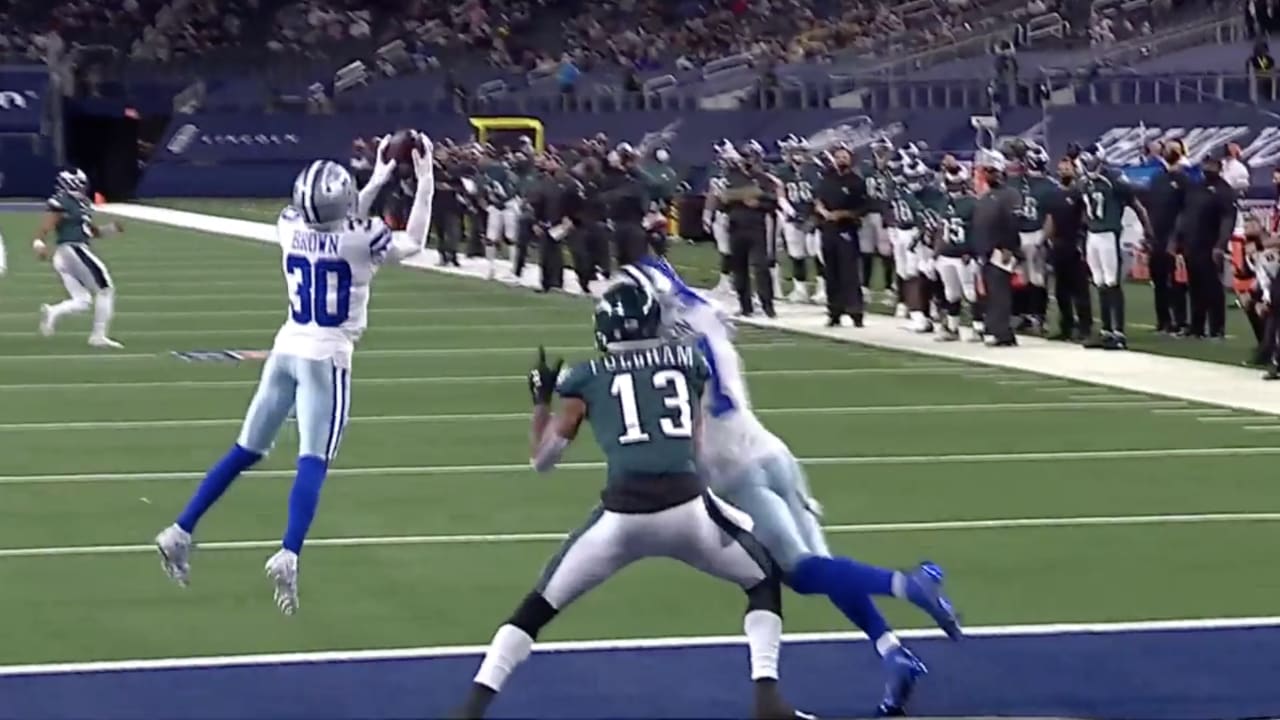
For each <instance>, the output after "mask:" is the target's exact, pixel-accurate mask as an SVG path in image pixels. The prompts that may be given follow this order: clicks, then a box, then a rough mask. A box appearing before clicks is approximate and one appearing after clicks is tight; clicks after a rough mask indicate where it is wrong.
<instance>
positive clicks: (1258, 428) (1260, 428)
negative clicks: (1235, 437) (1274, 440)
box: [1244, 423, 1280, 432]
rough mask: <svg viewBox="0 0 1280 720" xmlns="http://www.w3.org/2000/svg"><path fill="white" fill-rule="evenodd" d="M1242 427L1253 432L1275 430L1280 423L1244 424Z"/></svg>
mask: <svg viewBox="0 0 1280 720" xmlns="http://www.w3.org/2000/svg"><path fill="white" fill-rule="evenodd" d="M1244 429H1245V430H1252V431H1253V432H1275V431H1277V430H1280V423H1277V424H1275V425H1245V426H1244Z"/></svg>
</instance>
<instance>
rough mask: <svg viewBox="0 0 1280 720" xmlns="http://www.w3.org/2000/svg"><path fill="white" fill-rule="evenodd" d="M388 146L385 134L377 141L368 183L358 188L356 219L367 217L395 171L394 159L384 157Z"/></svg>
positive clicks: (388, 137)
mask: <svg viewBox="0 0 1280 720" xmlns="http://www.w3.org/2000/svg"><path fill="white" fill-rule="evenodd" d="M389 144H391V133H387V134H386V135H384V136H383V137H382V139H381V140H379V141H378V149H377V151H376V152H374V153H373V174H372V175H370V176H369V182H367V183H365V185H364V187H362V188H360V194H359V195H358V196H357V198H356V216H357V217H362V218H363V217H369V211H370V210H371V209H372V208H373V201H374V200H376V199H377V198H378V193H379V192H380V191H381V190H382V187H383V186H384V185H386V184H387V181H388V180H390V179H391V174H392V173H393V172H394V171H395V169H396V160H395V158H393V157H386V156H387V155H389V153H386V152H384V151H385V150H386V148H387V145H389Z"/></svg>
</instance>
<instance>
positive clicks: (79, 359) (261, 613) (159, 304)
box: [0, 214, 1280, 663]
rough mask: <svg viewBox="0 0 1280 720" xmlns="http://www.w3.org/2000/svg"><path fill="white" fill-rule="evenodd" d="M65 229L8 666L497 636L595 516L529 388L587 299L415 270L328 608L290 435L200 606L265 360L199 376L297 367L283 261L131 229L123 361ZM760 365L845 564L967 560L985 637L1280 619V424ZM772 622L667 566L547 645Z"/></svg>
mask: <svg viewBox="0 0 1280 720" xmlns="http://www.w3.org/2000/svg"><path fill="white" fill-rule="evenodd" d="M35 221H36V216H35V215H32V214H7V215H4V216H2V217H0V223H3V230H4V234H5V235H6V236H7V237H8V238H11V240H10V274H9V276H8V277H6V278H4V279H3V280H0V339H2V340H0V429H2V430H3V432H2V433H0V588H3V592H0V613H3V616H4V617H7V618H10V619H11V620H15V621H17V620H20V622H10V623H8V624H7V627H6V631H5V633H4V639H5V641H4V642H3V643H0V663H20V662H43V661H71V660H90V659H105V658H137V657H154V656H173V655H193V654H224V653H244V652H265V651H286V650H303V649H307V650H310V649H329V648H333V649H347V648H377V647H388V646H418V645H436V644H451V643H479V642H484V641H486V640H487V639H488V637H489V635H490V634H491V632H492V630H493V628H494V627H495V626H496V624H497V623H498V622H500V621H501V620H502V619H503V618H504V617H505V616H506V614H507V613H508V612H509V611H510V610H511V608H513V607H514V605H515V603H516V602H517V601H518V600H519V599H520V598H521V597H522V595H523V594H524V593H525V592H526V591H527V589H528V587H529V585H530V583H532V582H533V580H534V579H535V578H536V576H537V574H538V571H539V570H540V568H541V565H542V563H543V561H544V560H545V559H546V558H547V557H548V556H549V555H550V554H551V553H552V552H553V551H554V550H555V547H556V542H557V538H558V537H559V536H560V534H562V533H564V532H566V531H568V530H570V529H572V528H573V527H574V526H575V525H576V524H577V523H578V522H579V521H580V520H581V519H582V518H583V517H584V516H585V514H586V513H587V511H588V510H589V509H590V507H591V506H592V504H593V502H594V498H595V496H596V493H597V491H598V489H599V486H600V483H601V470H600V468H599V466H598V461H599V460H600V457H599V454H598V453H597V452H596V451H595V448H594V445H593V444H592V443H591V441H590V437H589V435H587V436H584V437H583V438H581V439H580V441H579V443H578V444H577V446H576V447H575V448H574V449H573V451H572V452H571V453H570V456H569V457H568V458H567V462H569V463H570V465H569V466H567V467H565V468H563V469H561V470H560V471H557V472H556V473H554V474H551V475H547V476H536V475H535V474H534V473H532V472H531V471H530V470H528V469H527V465H526V462H527V459H526V455H527V454H526V448H525V438H526V420H525V415H526V412H527V409H528V408H527V406H528V398H527V393H526V391H525V387H524V380H523V377H522V373H523V372H524V371H525V370H526V369H527V367H528V364H529V362H530V361H531V360H532V359H533V349H534V348H535V347H536V346H537V345H538V344H546V345H550V346H555V347H556V348H557V351H558V352H561V353H563V354H564V355H566V356H567V357H569V358H570V359H575V358H582V357H585V356H587V355H588V354H589V352H590V345H591V342H592V339H591V331H590V320H589V315H588V311H587V306H586V305H584V304H583V303H582V301H580V300H576V299H572V298H567V297H561V296H549V297H548V296H539V295H534V294H531V293H527V292H524V291H519V290H513V289H508V288H505V287H500V286H497V285H494V284H485V283H482V282H478V281H471V280H464V279H458V278H450V277H443V276H436V275H431V274H428V273H423V272H418V271H410V270H398V269H392V270H388V271H387V272H385V274H384V275H382V276H381V277H380V278H379V281H378V283H377V287H376V289H375V291H374V293H373V302H372V308H373V310H372V313H371V327H370V330H369V332H368V334H367V335H366V338H365V340H364V342H363V343H362V345H361V349H360V351H358V352H357V359H356V362H355V367H354V373H355V377H356V380H355V382H354V385H355V390H354V392H353V407H352V423H351V426H350V428H349V430H348V432H347V434H346V435H345V439H344V443H343V451H342V453H341V455H340V456H339V458H338V459H337V461H336V462H335V464H334V468H335V470H334V474H333V476H332V477H331V478H330V480H329V483H328V487H327V488H326V490H325V495H324V498H323V503H322V506H321V509H320V513H319V515H318V518H317V522H316V524H315V526H314V528H313V533H312V538H313V539H316V540H317V541H322V540H328V541H332V542H328V543H324V542H315V543H313V544H312V545H311V546H310V548H309V550H308V552H307V553H306V554H305V558H304V563H303V565H302V584H301V591H302V606H301V610H300V612H299V614H298V615H297V616H296V617H293V618H285V617H283V616H281V615H280V614H279V613H278V612H277V611H276V609H275V607H274V605H273V603H272V602H271V590H270V587H269V585H268V583H267V581H266V580H265V578H264V577H263V576H262V564H263V562H264V561H265V560H266V558H267V557H268V556H269V555H270V554H271V552H272V545H273V543H274V542H275V540H276V539H277V538H278V537H279V534H280V533H281V532H282V530H283V523H284V519H285V507H286V498H287V494H288V488H289V472H288V470H289V468H290V467H291V465H292V455H293V451H294V447H295V446H294V440H293V438H292V437H291V436H290V434H289V433H288V432H286V433H285V436H284V437H282V438H281V440H280V443H279V446H278V450H277V452H276V453H275V454H273V455H272V456H271V457H270V458H269V459H268V460H267V461H266V462H265V463H264V464H263V467H264V468H265V469H266V470H267V472H264V473H259V474H257V475H256V476H254V475H250V476H246V477H245V478H243V479H242V480H241V481H240V482H239V484H238V485H236V486H233V488H232V489H231V491H230V492H229V494H228V496H227V499H226V500H225V502H224V503H223V504H222V505H221V506H219V507H218V508H217V509H216V510H215V511H214V512H213V513H212V514H211V515H210V516H209V517H208V518H207V519H206V521H205V523H204V524H203V525H202V526H201V528H200V533H199V535H198V540H199V541H201V542H203V543H205V547H204V549H203V550H200V551H197V553H196V555H195V558H194V563H193V579H192V586H191V587H190V588H189V589H187V590H180V589H178V588H176V587H173V586H171V585H170V584H169V583H168V581H167V580H166V579H165V577H164V576H163V574H162V572H161V570H160V568H159V563H158V562H157V560H156V559H155V558H154V557H153V554H152V552H151V551H150V546H149V544H150V541H151V538H152V536H153V535H154V534H155V532H156V531H158V530H159V529H160V528H162V527H163V526H164V525H166V524H168V523H169V522H171V521H172V519H173V517H174V515H175V514H176V513H177V512H178V510H179V509H180V508H181V506H182V504H183V503H184V502H185V500H186V497H187V495H188V493H190V491H191V490H192V489H193V488H194V487H195V484H196V482H197V479H198V478H199V476H200V475H201V473H202V471H203V470H204V469H205V467H206V466H207V465H208V464H209V463H210V462H212V461H213V460H215V459H216V458H217V457H218V456H219V455H220V454H221V453H222V452H223V451H224V450H225V449H226V447H227V446H228V444H229V443H231V442H232V441H233V440H234V439H235V435H236V432H237V429H238V425H239V418H240V416H241V414H242V413H243V411H244V408H245V406H246V405H247V403H248V400H249V398H250V396H251V394H252V393H253V388H254V385H255V381H256V377H257V373H258V370H259V367H258V363H255V362H245V363H243V364H240V365H235V364H220V363H188V362H184V361H182V360H179V359H177V358H174V357H172V356H171V355H170V352H171V351H190V350H219V349H266V348H268V347H269V345H270V342H271V337H272V334H273V333H274V331H275V329H276V328H277V327H278V324H279V322H280V321H281V319H282V318H283V316H284V312H285V302H286V300H285V296H284V290H283V287H282V281H281V278H280V277H279V269H278V266H279V261H278V255H277V251H275V250H274V249H272V248H269V247H266V246H260V245H256V244H253V243H250V242H247V241H239V240H232V239H227V238H219V237H215V236H210V235H205V234H200V233H195V232H188V231H182V230H176V229H171V228H162V227H156V226H147V225H145V224H143V223H137V222H135V223H130V224H129V226H128V232H127V233H126V235H125V236H123V237H118V238H112V239H110V240H106V241H103V242H102V243H100V244H99V251H100V254H101V255H102V257H103V258H104V259H105V261H106V262H107V263H108V265H109V267H110V269H111V272H112V274H113V276H114V279H115V282H116V285H117V287H118V294H119V299H118V309H119V314H118V317H117V321H116V325H115V328H114V329H113V333H112V334H113V336H114V337H115V338H116V339H118V340H120V341H121V342H123V343H125V345H126V348H125V349H124V350H123V351H105V352H104V351H95V350H92V349H91V348H89V347H87V346H86V344H85V337H86V335H87V332H88V325H89V319H88V318H87V317H80V318H75V319H73V320H70V321H67V322H66V323H64V325H63V326H61V327H60V328H59V333H58V336H57V337H54V338H52V339H46V338H42V337H39V336H38V335H37V334H36V332H35V326H36V322H37V315H36V308H37V306H38V305H39V304H40V303H41V302H51V301H56V300H58V299H60V298H61V296H62V293H63V291H62V288H61V286H60V285H59V283H58V282H57V280H56V278H55V277H54V276H53V274H52V273H51V271H50V270H49V267H48V266H47V265H45V264H41V263H38V262H36V261H35V260H33V259H31V258H30V257H29V253H27V252H26V251H25V248H24V247H21V245H22V244H23V243H20V242H19V241H17V240H16V239H17V238H24V237H30V234H31V231H32V229H33V226H34V224H35ZM742 342H743V343H744V349H743V355H744V357H745V360H746V364H747V366H748V368H749V370H750V371H751V373H752V374H751V375H750V376H749V380H750V382H751V383H752V391H753V396H754V399H755V402H756V403H757V405H758V406H759V407H760V408H761V409H762V416H763V418H764V420H765V422H766V423H767V424H769V425H770V426H771V427H772V428H773V429H774V430H775V431H776V432H778V434H780V435H781V436H782V437H784V438H785V439H786V440H787V441H788V442H789V443H790V444H791V445H792V447H793V448H794V450H795V451H796V453H797V454H798V455H799V456H800V457H801V458H803V459H805V460H806V464H807V465H808V470H809V472H810V474H811V477H812V482H813V485H814V489H815V491H816V493H817V494H818V496H819V497H820V498H821V499H822V501H823V502H824V504H825V506H826V523H827V524H828V525H830V526H832V528H833V532H832V544H833V546H834V548H835V549H836V550H838V551H841V552H844V553H849V554H853V555H855V556H857V557H860V558H862V559H865V560H868V561H873V562H877V563H882V564H903V565H905V564H908V563H913V562H915V561H917V560H919V559H922V558H929V559H933V560H935V561H937V562H939V563H941V564H942V565H943V566H944V567H945V568H946V569H947V570H948V572H949V573H950V579H951V582H952V588H953V596H954V599H955V600H956V602H957V603H958V604H959V606H960V607H961V609H962V610H963V611H964V613H965V617H966V620H967V621H968V622H970V623H972V624H1008V623H1034V622H1050V621H1093V620H1098V621H1102V620H1140V619H1156V618H1183V617H1217V616H1231V615H1262V614H1267V613H1270V612H1271V611H1272V610H1273V609H1274V597H1275V595H1276V593H1277V592H1278V591H1280V580H1277V579H1275V578H1274V577H1272V576H1271V575H1268V574H1266V573H1261V572H1258V568H1260V567H1266V566H1267V565H1268V564H1269V563H1270V561H1271V559H1272V558H1271V555H1272V553H1271V548H1272V547H1273V545H1274V538H1275V532H1276V520H1277V519H1278V518H1280V493H1277V492H1276V491H1275V486H1274V481H1273V478H1272V475H1271V468H1272V467H1273V465H1274V460H1273V458H1272V457H1271V453H1270V452H1260V451H1256V450H1250V449H1249V448H1251V447H1258V448H1268V447H1270V446H1273V445H1274V440H1275V434H1274V433H1275V432H1276V431H1277V430H1280V427H1277V428H1276V430H1271V431H1268V430H1266V429H1253V430H1249V429H1245V428H1246V427H1251V426H1257V425H1269V424H1271V423H1272V422H1273V421H1271V420H1269V419H1266V418H1261V419H1254V420H1250V419H1249V416H1247V415H1245V414H1242V413H1223V412H1219V413H1217V414H1213V415H1212V416H1210V415H1209V414H1208V413H1206V414H1205V415H1200V414H1198V413H1197V409H1196V408H1195V407H1194V406H1190V405H1186V404H1179V403H1177V402H1170V401H1168V400H1167V399H1162V398H1151V397H1145V396H1140V395H1135V394H1131V393H1124V392H1120V391H1102V390H1100V389H1098V388H1094V387H1090V386H1084V385H1073V384H1069V383H1066V382H1062V381H1054V380H1047V379H1040V378H1037V377H1036V376H1031V375H1026V374H1018V373H1013V372H1008V371H994V370H990V369H983V368H977V367H974V366H970V365H965V364H962V363H953V362H946V361H940V360H937V359H931V358H922V357H917V356H912V355H906V354H896V353H892V352H886V351H879V350H871V349H867V348H863V347H857V346H852V345H843V344H838V343H833V342H826V341H819V340H815V339H808V338H804V337H801V336H796V335H781V334H773V333H766V332H760V331H745V332H744V333H743V337H742ZM814 371H820V372H814ZM1209 419H1212V420H1214V421H1213V422H1206V421H1205V420H1209ZM1224 449H1225V450H1224ZM1144 450H1146V451H1155V452H1146V453H1143V452H1137V451H1144ZM1242 513H1247V514H1248V515H1240V514H1242ZM1211 514H1227V515H1211ZM1130 516H1145V519H1134V518H1132V517H1130ZM1175 516H1176V517H1175ZM984 521H991V522H984ZM940 523H941V524H940ZM220 543H230V544H229V545H228V544H221V545H220ZM1245 578H1247V581H1244V580H1243V579H1245ZM788 605H789V609H788V612H787V628H788V630H794V631H802V630H830V629H845V625H844V623H843V621H842V620H841V619H840V618H838V617H837V616H836V615H835V613H834V612H832V611H831V610H829V609H828V608H827V607H826V606H825V605H824V604H823V603H821V602H818V601H810V600H804V599H799V598H790V599H789V600H788ZM887 606H888V608H889V610H890V613H889V614H890V617H891V619H892V620H894V621H895V622H898V623H900V624H902V625H904V626H918V625H920V624H921V618H920V617H919V616H917V615H916V614H914V613H912V612H908V611H906V610H904V609H903V608H902V607H901V606H900V605H899V604H896V603H893V602H889V603H887ZM741 607H742V600H741V597H740V594H739V593H738V591H737V590H735V589H732V588H727V587H723V586H721V585H718V584H716V583H715V582H713V581H710V580H706V579H703V578H701V577H699V576H697V575H695V574H693V573H692V572H690V571H687V570H685V569H683V568H680V567H678V566H675V565H672V564H668V563H663V562H654V563H651V564H645V565H641V566H637V567H634V568H632V569H629V570H628V571H627V572H625V573H624V574H623V575H622V576H621V577H620V578H618V579H617V581H616V582H613V583H610V584H609V585H607V586H606V587H604V588H603V589H601V590H600V591H599V592H598V593H596V594H593V595H591V596H589V597H588V598H586V599H585V600H584V601H583V602H582V603H581V605H580V606H578V607H574V608H573V609H572V610H571V611H569V612H567V613H566V614H565V615H564V616H562V619H561V620H559V621H557V623H556V624H555V625H554V626H552V628H551V629H550V630H549V631H548V633H547V634H546V635H545V636H544V637H545V639H566V638H613V637H639V636H646V637H647V636H659V635H677V634H699V635H703V634H731V633H734V632H737V631H738V629H739V627H740V623H741V617H740V611H741Z"/></svg>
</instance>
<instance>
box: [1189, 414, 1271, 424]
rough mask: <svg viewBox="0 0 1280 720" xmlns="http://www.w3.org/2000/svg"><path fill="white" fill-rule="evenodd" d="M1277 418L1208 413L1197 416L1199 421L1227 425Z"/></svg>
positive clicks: (1260, 421)
mask: <svg viewBox="0 0 1280 720" xmlns="http://www.w3.org/2000/svg"><path fill="white" fill-rule="evenodd" d="M1274 419H1276V418H1273V417H1270V416H1267V415H1239V414H1237V415H1207V416H1205V417H1198V418H1196V421H1197V422H1202V423H1225V424H1227V425H1236V424H1242V423H1262V422H1268V421H1270V420H1274Z"/></svg>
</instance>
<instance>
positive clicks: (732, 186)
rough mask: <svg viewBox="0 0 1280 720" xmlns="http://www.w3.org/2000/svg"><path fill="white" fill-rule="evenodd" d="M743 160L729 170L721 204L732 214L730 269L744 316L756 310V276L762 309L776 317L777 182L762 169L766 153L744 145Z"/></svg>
mask: <svg viewBox="0 0 1280 720" xmlns="http://www.w3.org/2000/svg"><path fill="white" fill-rule="evenodd" d="M740 154H741V156H742V160H741V161H740V162H739V163H738V164H737V165H735V166H733V167H731V168H729V171H728V173H727V174H726V176H725V179H726V181H727V185H726V187H725V190H724V192H723V193H722V194H721V202H722V205H723V207H724V209H725V212H726V213H728V215H729V268H730V272H731V274H732V275H733V288H734V290H735V291H736V292H737V294H738V308H739V310H740V311H741V313H742V314H743V315H751V313H752V311H753V304H752V300H751V297H752V293H751V275H752V273H753V272H754V274H755V294H756V295H757V296H759V298H760V309H761V310H762V311H763V312H764V314H765V315H767V316H769V317H775V316H776V315H777V312H776V311H775V310H774V307H773V275H772V274H771V273H770V272H769V265H770V262H771V260H772V258H770V256H769V249H770V248H769V238H768V230H769V221H770V218H771V217H772V216H773V214H774V212H775V210H776V209H777V207H778V193H777V183H776V182H775V181H774V180H773V179H772V178H771V177H769V176H768V175H767V174H766V173H765V172H764V169H763V168H762V161H763V159H764V157H763V153H762V152H760V151H758V150H757V149H756V147H750V146H744V147H743V149H742V150H741V151H740Z"/></svg>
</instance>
